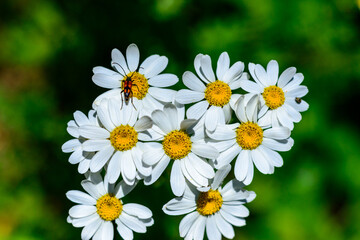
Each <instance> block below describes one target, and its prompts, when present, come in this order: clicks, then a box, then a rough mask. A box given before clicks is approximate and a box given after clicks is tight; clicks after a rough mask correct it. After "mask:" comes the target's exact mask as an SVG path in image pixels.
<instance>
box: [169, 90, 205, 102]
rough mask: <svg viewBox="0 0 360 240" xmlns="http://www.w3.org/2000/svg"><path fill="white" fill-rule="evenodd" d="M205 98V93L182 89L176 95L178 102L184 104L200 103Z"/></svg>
mask: <svg viewBox="0 0 360 240" xmlns="http://www.w3.org/2000/svg"><path fill="white" fill-rule="evenodd" d="M204 98H205V93H204V92H195V91H192V90H188V89H181V90H179V91H178V92H177V93H176V95H175V99H176V101H178V102H179V103H182V104H189V103H194V102H198V101H200V100H202V99H204Z"/></svg>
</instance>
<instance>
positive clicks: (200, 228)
mask: <svg viewBox="0 0 360 240" xmlns="http://www.w3.org/2000/svg"><path fill="white" fill-rule="evenodd" d="M205 224H206V217H200V218H198V220H197V223H196V230H195V232H194V240H203V238H204V233H205Z"/></svg>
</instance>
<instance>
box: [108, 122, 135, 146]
mask: <svg viewBox="0 0 360 240" xmlns="http://www.w3.org/2000/svg"><path fill="white" fill-rule="evenodd" d="M110 142H111V145H112V146H113V147H114V148H115V149H116V150H118V151H127V150H130V149H132V148H133V147H135V145H136V143H137V142H138V133H137V132H136V131H135V129H134V128H133V127H131V126H129V125H120V126H118V127H116V128H115V129H114V130H112V132H111V133H110Z"/></svg>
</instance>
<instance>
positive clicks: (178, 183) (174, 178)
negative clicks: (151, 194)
mask: <svg viewBox="0 0 360 240" xmlns="http://www.w3.org/2000/svg"><path fill="white" fill-rule="evenodd" d="M180 164H181V162H180V160H175V161H174V163H173V166H172V168H171V174H170V185H171V190H172V192H173V193H174V195H175V196H181V195H182V194H183V193H184V190H185V178H184V175H183V174H182V171H181V165H180Z"/></svg>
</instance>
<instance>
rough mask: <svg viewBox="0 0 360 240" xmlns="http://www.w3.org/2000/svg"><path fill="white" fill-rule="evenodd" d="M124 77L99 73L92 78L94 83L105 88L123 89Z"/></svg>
mask: <svg viewBox="0 0 360 240" xmlns="http://www.w3.org/2000/svg"><path fill="white" fill-rule="evenodd" d="M121 80H122V77H121V76H120V75H119V74H118V75H112V76H110V75H107V74H103V73H97V74H94V75H93V76H92V81H93V82H94V83H95V84H96V85H98V86H100V87H103V88H109V89H112V88H119V87H121Z"/></svg>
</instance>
